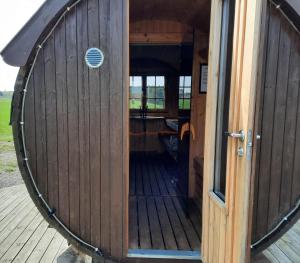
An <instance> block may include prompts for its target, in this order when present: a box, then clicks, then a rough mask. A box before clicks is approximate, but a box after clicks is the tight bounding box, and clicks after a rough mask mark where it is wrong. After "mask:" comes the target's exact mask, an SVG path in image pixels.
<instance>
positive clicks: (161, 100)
mask: <svg viewBox="0 0 300 263" xmlns="http://www.w3.org/2000/svg"><path fill="white" fill-rule="evenodd" d="M146 107H147V109H149V110H163V109H164V108H165V77H163V76H147V80H146Z"/></svg>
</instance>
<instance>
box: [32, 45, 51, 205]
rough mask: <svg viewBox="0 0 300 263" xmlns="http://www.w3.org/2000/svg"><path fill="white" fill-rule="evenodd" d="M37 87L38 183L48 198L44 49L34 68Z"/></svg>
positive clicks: (35, 85)
mask: <svg viewBox="0 0 300 263" xmlns="http://www.w3.org/2000/svg"><path fill="white" fill-rule="evenodd" d="M34 76H35V78H34V82H35V83H34V87H35V116H36V119H35V121H36V123H37V125H36V162H37V177H36V178H37V185H38V187H39V189H40V191H41V192H42V193H43V195H44V197H45V198H46V199H47V196H48V187H47V181H48V176H47V131H46V98H45V95H46V94H45V93H46V91H45V80H44V76H45V75H44V52H43V49H41V50H40V53H39V55H38V57H37V60H36V64H35V69H34Z"/></svg>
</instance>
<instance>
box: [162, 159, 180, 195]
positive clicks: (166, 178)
mask: <svg viewBox="0 0 300 263" xmlns="http://www.w3.org/2000/svg"><path fill="white" fill-rule="evenodd" d="M158 167H159V172H160V174H161V178H162V179H163V180H164V182H165V184H166V186H167V190H168V193H169V194H170V195H172V196H176V195H177V192H176V189H175V187H174V185H173V184H172V183H171V178H170V176H169V174H168V172H167V170H166V168H165V166H164V164H163V162H162V161H159V163H158Z"/></svg>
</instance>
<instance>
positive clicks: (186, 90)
mask: <svg viewBox="0 0 300 263" xmlns="http://www.w3.org/2000/svg"><path fill="white" fill-rule="evenodd" d="M191 90H192V77H191V76H180V78H179V103H178V107H179V109H180V110H190V109H191Z"/></svg>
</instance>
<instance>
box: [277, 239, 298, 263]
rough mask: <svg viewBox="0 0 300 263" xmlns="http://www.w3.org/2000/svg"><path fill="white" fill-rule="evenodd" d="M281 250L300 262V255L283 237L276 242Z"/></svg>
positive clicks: (292, 259) (294, 260)
mask: <svg viewBox="0 0 300 263" xmlns="http://www.w3.org/2000/svg"><path fill="white" fill-rule="evenodd" d="M275 244H276V245H277V246H278V247H279V248H280V250H281V251H282V252H283V253H284V254H285V255H286V256H287V257H288V258H289V259H290V260H291V261H293V262H300V256H299V255H298V254H297V253H296V252H295V251H294V250H293V249H292V248H291V246H290V245H289V244H288V243H287V242H285V241H284V240H283V239H282V238H281V239H279V240H278V241H277V242H276V243H275Z"/></svg>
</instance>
